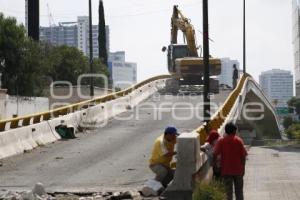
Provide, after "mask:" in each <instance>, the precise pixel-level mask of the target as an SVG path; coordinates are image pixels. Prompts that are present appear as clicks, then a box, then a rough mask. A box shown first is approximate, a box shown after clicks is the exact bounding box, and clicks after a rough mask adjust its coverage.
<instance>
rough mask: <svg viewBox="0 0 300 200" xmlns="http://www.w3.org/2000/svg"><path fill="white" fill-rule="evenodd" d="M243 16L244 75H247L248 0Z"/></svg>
mask: <svg viewBox="0 0 300 200" xmlns="http://www.w3.org/2000/svg"><path fill="white" fill-rule="evenodd" d="M243 15H244V16H243V73H244V74H246V0H244V9H243Z"/></svg>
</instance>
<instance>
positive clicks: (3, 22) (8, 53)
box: [0, 13, 25, 94]
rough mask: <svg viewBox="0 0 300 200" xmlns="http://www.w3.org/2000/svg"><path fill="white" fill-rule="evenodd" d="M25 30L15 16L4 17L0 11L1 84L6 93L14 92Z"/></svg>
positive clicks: (19, 69) (18, 73) (19, 71)
mask: <svg viewBox="0 0 300 200" xmlns="http://www.w3.org/2000/svg"><path fill="white" fill-rule="evenodd" d="M24 42H25V30H24V28H23V27H22V26H18V25H17V22H16V19H15V18H11V17H8V18H5V17H4V15H3V14H2V13H0V65H1V72H2V85H3V87H5V88H7V89H8V93H11V94H15V93H16V86H17V85H16V79H17V78H16V77H18V76H19V75H20V73H21V68H20V66H21V63H22V59H21V58H22V51H23V47H24Z"/></svg>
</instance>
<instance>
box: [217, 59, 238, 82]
mask: <svg viewBox="0 0 300 200" xmlns="http://www.w3.org/2000/svg"><path fill="white" fill-rule="evenodd" d="M234 64H235V65H236V67H237V69H238V70H239V69H240V63H239V61H237V60H230V58H221V74H220V75H219V84H223V85H228V86H229V87H232V75H233V65H234Z"/></svg>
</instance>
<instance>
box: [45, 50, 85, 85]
mask: <svg viewBox="0 0 300 200" xmlns="http://www.w3.org/2000/svg"><path fill="white" fill-rule="evenodd" d="M47 60H48V61H47V63H48V71H47V75H48V76H50V77H51V78H52V80H53V81H69V82H70V83H71V84H73V85H77V79H78V77H79V76H80V75H81V74H84V73H87V71H88V60H87V57H85V56H84V55H83V53H82V52H81V51H79V50H78V49H77V48H75V47H68V46H65V45H64V46H58V47H52V48H51V49H50V51H49V55H48V56H47Z"/></svg>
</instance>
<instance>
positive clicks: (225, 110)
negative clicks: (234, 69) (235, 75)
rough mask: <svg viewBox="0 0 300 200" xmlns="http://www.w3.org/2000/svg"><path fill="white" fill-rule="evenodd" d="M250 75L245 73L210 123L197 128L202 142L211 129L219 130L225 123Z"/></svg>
mask: <svg viewBox="0 0 300 200" xmlns="http://www.w3.org/2000/svg"><path fill="white" fill-rule="evenodd" d="M248 77H250V75H248V74H244V75H243V76H242V77H241V78H240V80H239V82H238V84H237V86H236V88H235V89H234V90H233V91H232V92H231V93H230V94H229V96H228V97H227V99H226V101H225V102H224V104H223V105H222V106H221V107H220V108H219V110H218V111H217V112H216V113H215V114H214V115H213V116H212V118H211V120H210V121H209V122H208V124H204V125H202V126H200V127H199V128H197V129H196V132H198V133H199V134H200V143H201V144H203V143H204V141H205V139H206V137H207V134H208V132H209V131H210V130H213V129H215V130H217V129H219V128H220V127H221V126H222V124H223V123H224V121H225V119H226V117H227V115H228V114H229V112H230V110H231V108H232V107H233V105H234V103H235V101H236V100H237V98H238V96H239V94H240V93H241V91H242V89H243V87H244V84H245V81H246V79H247V78H248Z"/></svg>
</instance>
